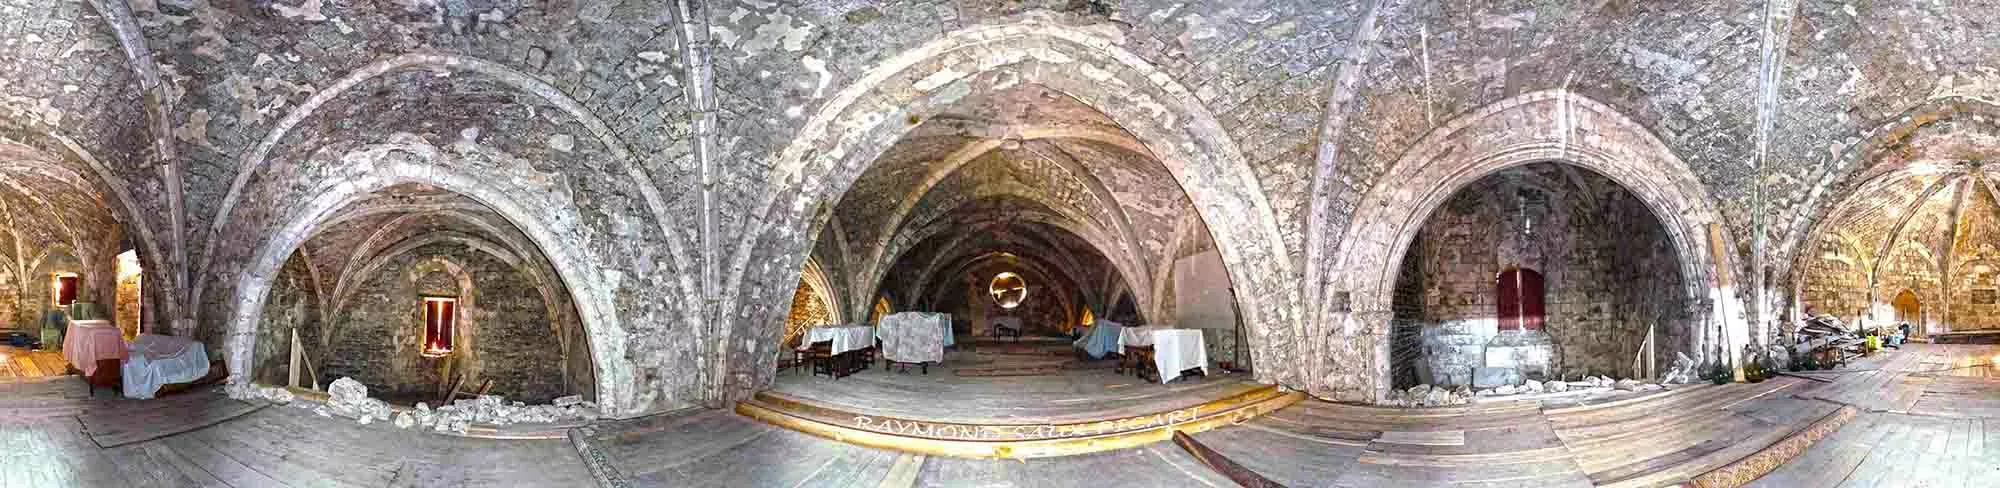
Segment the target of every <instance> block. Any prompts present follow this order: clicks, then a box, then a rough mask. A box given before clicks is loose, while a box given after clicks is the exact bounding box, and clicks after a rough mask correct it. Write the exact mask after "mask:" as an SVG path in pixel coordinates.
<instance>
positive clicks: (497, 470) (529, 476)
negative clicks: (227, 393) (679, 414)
mask: <svg viewBox="0 0 2000 488" xmlns="http://www.w3.org/2000/svg"><path fill="white" fill-rule="evenodd" d="M231 403H240V402H235V401H234V400H228V399H226V398H219V395H214V394H213V393H210V392H194V393H188V394H185V395H181V396H178V397H166V399H163V400H156V401H146V402H139V401H131V400H122V399H117V398H115V397H114V396H112V394H111V393H109V392H103V391H100V392H99V396H98V397H91V396H89V395H87V394H85V392H84V387H83V384H82V382H80V381H48V382H35V383H9V384H0V466H5V467H6V468H5V469H0V487H4V488H15V487H22V488H30V487H32V488H43V487H68V486H84V487H91V486H107V487H124V486H142V487H149V486H159V487H185V486H227V487H266V486H367V487H384V486H391V487H393V486H588V485H589V484H590V483H591V479H590V477H589V475H588V473H587V472H586V471H584V469H583V464H582V462H581V461H580V460H579V459H578V458H577V456H576V452H575V450H573V449H572V448H570V446H569V443H567V442H563V441H494V440H484V439H469V438H462V437H450V436H440V435H428V434H416V433H412V432H406V431H400V430H397V429H396V428H394V427H393V426H388V425H385V424H380V423H378V424H374V425H369V426H361V425H356V424H355V423H354V422H353V421H350V420H346V419H337V418H322V417H319V416H317V415H313V414H312V413H311V412H310V411H308V410H303V409H299V408H291V407H267V408H263V409H261V410H256V411H254V412H252V413H249V414H247V415H242V416H230V418H225V419H221V421H220V422H219V423H215V424H214V425H208V426H203V425H206V424H207V423H208V421H209V420H214V418H213V417H215V416H217V415H222V414H223V413H224V412H223V411H226V410H229V409H232V408H235V407H234V406H232V405H231ZM100 413H101V414H103V415H106V417H104V418H101V419H99V420H98V422H100V423H101V424H102V426H103V428H106V429H112V428H114V427H115V429H117V430H116V431H115V432H116V433H117V434H116V435H120V436H126V435H139V436H142V437H146V438H148V439H151V440H138V441H135V442H132V443H129V444H125V445H122V446H119V447H115V448H111V449H105V448H102V447H100V446H99V445H98V443H97V442H96V441H93V440H92V439H91V433H87V432H86V429H85V425H84V423H83V422H81V421H79V420H78V418H79V416H89V415H97V414H100ZM118 414H127V415H131V417H130V418H128V419H113V418H111V417H109V416H111V415H118ZM149 423H157V424H158V425H167V426H172V427H173V429H174V430H177V431H178V433H172V432H169V433H166V435H165V436H163V437H159V436H153V435H152V434H150V433H151V432H154V431H157V430H160V429H161V427H157V426H154V425H152V424H149ZM153 437H158V438H153Z"/></svg>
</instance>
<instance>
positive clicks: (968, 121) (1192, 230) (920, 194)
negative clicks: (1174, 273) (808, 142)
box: [822, 84, 1207, 307]
mask: <svg viewBox="0 0 2000 488" xmlns="http://www.w3.org/2000/svg"><path fill="white" fill-rule="evenodd" d="M1192 207H1193V205H1192V203H1190V202H1189V200H1188V197H1187V195H1186V193H1185V192H1183V191H1182V190H1181V188H1180V186H1179V185H1178V184H1177V183H1176V182H1175V180H1174V177H1173V175H1171V174H1169V173H1168V172H1167V168H1166V167H1165V166H1164V165H1163V164H1162V163H1161V162H1160V161H1158V160H1156V159H1155V158H1154V156H1153V155H1152V154H1151V152H1150V151H1148V150H1147V149H1146V148H1145V147H1144V146H1143V145H1141V144H1139V143H1138V142H1137V140H1136V139H1135V138H1133V136H1132V135H1131V134H1129V133H1127V132H1125V131H1124V130H1123V129H1122V128H1120V127H1118V126H1117V125H1116V124H1114V123H1113V122H1112V121H1110V120H1109V119H1108V118H1107V117H1106V116H1105V115H1104V114H1103V113H1101V112H1098V111H1097V110H1095V109H1092V108H1090V107H1089V106H1086V105H1083V104H1082V103H1081V102H1078V101H1077V100H1076V99H1074V98H1071V97H1069V96H1068V95H1065V94H1063V93H1061V92H1058V91H1055V90H1052V89H1050V88H1048V87H1043V86H1039V85H1033V84H1023V85H1019V86H1014V87H1011V88H1006V89H1003V90H999V91H995V92H990V93H982V94H978V95H974V96H971V97H967V98H964V99H961V100H958V101H957V102H956V103H955V104H954V105H953V106H952V107H951V108H950V109H949V110H947V111H945V112H944V113H942V114H940V115H937V116H933V117H931V118H930V119H929V120H924V121H920V122H919V125H918V126H917V127H916V128H915V129H913V130H912V132H911V133H910V134H908V135H906V136H904V138H903V139H902V140H900V141H898V142H897V143H896V144H895V145H893V146H891V147H890V148H889V150H888V151H887V152H885V153H884V154H883V155H882V156H881V157H880V158H878V159H877V160H876V161H875V162H874V163H873V165H872V166H870V167H869V168H868V170H867V171H866V172H864V173H862V175H861V177H860V178H859V179H858V180H856V181H855V183H854V186H853V187H852V188H851V189H850V190H849V191H848V192H847V193H846V195H845V196H844V197H843V198H842V199H841V200H840V203H839V204H838V205H837V206H836V207H835V210H834V213H833V216H832V218H833V219H835V222H834V224H835V225H837V226H839V227H840V228H841V229H842V232H843V233H844V236H845V239H846V242H847V246H848V247H847V249H845V250H844V252H845V253H846V254H845V255H846V256H848V257H850V258H852V259H853V260H854V262H856V263H859V265H860V266H861V268H860V269H861V270H862V271H861V273H862V276H861V277H860V278H861V279H864V280H865V279H867V278H869V276H868V275H869V273H868V271H873V272H874V273H875V274H886V275H887V276H885V281H884V282H883V285H884V288H883V289H885V290H892V291H894V292H896V293H917V294H922V293H928V292H931V291H934V290H933V289H929V288H927V287H926V286H924V285H925V284H926V283H928V280H930V279H932V278H933V276H930V275H929V273H934V272H937V271H934V270H942V269H955V268H960V267H963V266H964V265H966V264H967V263H966V261H968V260H973V259H977V258H979V257H980V256H984V255H987V254H990V253H993V252H1003V250H1013V251H1016V252H1017V253H1020V254H1022V255H1024V256H1035V257H1033V258H1031V259H1035V260H1038V261H1039V260H1047V261H1049V263H1048V264H1053V265H1055V266H1050V267H1048V269H1055V270H1062V271H1060V273H1063V274H1065V276H1064V277H1063V279H1062V280H1060V281H1061V282H1063V283H1067V284H1074V285H1076V286H1077V287H1078V288H1076V291H1078V292H1087V293H1088V295H1087V296H1091V297H1098V296H1100V295H1102V294H1104V293H1106V291H1104V290H1098V289H1096V288H1101V287H1102V285H1101V283H1103V282H1105V281H1106V280H1105V276H1104V275H1102V274H1097V273H1103V272H1104V271H1103V270H1097V269H1095V268H1097V267H1099V266H1110V267H1112V270H1115V271H1116V272H1117V276H1116V278H1117V280H1114V281H1121V282H1122V284H1123V285H1124V286H1129V287H1131V288H1133V289H1135V290H1140V293H1141V296H1145V295H1144V293H1145V291H1149V290H1151V287H1152V285H1153V284H1154V280H1155V279H1156V278H1157V277H1155V276H1153V275H1154V274H1155V273H1156V272H1157V268H1158V267H1159V266H1161V264H1162V263H1171V262H1172V260H1174V259H1176V258H1178V257H1180V256H1177V255H1173V254H1175V252H1176V251H1178V250H1179V249H1180V248H1179V247H1175V246H1176V245H1178V244H1181V242H1180V241H1176V240H1175V239H1176V238H1177V237H1178V238H1180V239H1183V240H1201V239H1206V238H1207V235H1206V234H1207V229H1206V227H1205V226H1204V225H1203V224H1202V223H1201V222H1200V221H1199V219H1198V218H1197V219H1194V221H1193V222H1192V223H1191V224H1192V225H1191V226H1190V227H1189V228H1186V229H1183V228H1181V227H1180V226H1182V225H1183V222H1182V220H1183V219H1184V218H1186V216H1188V215H1191V214H1192ZM968 234H972V235H968ZM994 236H1002V237H1000V238H997V239H996V238H995V237H994ZM1187 236H1195V237H1187ZM822 238H824V237H822ZM1023 246H1028V247H1023ZM1030 250H1032V251H1034V252H1033V253H1028V252H1022V251H1030ZM939 260H943V262H938V261H939ZM1100 261H1101V262H1103V263H1105V264H1102V265H1099V264H1097V263H1098V262H1100ZM1084 263H1089V264H1084ZM913 273H914V275H913ZM871 284H872V283H869V282H867V281H863V282H859V283H855V286H859V287H867V286H870V285H871ZM860 291H861V292H862V293H859V294H856V297H855V298H854V299H851V300H849V302H850V303H849V304H848V306H849V307H860V306H865V305H866V304H867V303H868V302H867V300H869V297H872V296H873V294H871V293H868V290H866V289H865V288H863V289H862V290H860ZM1142 306H1144V305H1142Z"/></svg>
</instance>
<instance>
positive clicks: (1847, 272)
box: [1801, 245, 1869, 323]
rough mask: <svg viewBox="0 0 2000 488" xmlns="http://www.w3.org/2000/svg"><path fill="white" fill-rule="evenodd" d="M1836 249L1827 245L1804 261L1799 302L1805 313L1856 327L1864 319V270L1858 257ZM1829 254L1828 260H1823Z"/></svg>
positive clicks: (1864, 264) (1866, 310) (1866, 294)
mask: <svg viewBox="0 0 2000 488" xmlns="http://www.w3.org/2000/svg"><path fill="white" fill-rule="evenodd" d="M1844 251H1847V250H1846V249H1843V248H1842V246H1838V245H1827V246H1824V247H1823V248H1822V250H1821V251H1820V252H1821V254H1819V255H1818V256H1815V257H1813V258H1811V261H1808V264H1807V268H1806V270H1805V287H1804V292H1803V296H1802V297H1801V300H1802V301H1804V302H1805V305H1806V307H1807V308H1808V310H1807V312H1808V313H1813V314H1819V315H1832V316H1834V317H1839V318H1840V320H1842V321H1846V322H1848V323H1856V322H1857V321H1859V320H1861V318H1862V317H1864V316H1867V315H1868V306H1869V299H1868V298H1869V297H1868V270H1867V264H1866V263H1864V262H1861V261H1860V260H1861V257H1860V256H1856V255H1855V254H1853V253H1851V252H1844ZM1827 252H1832V253H1833V254H1832V257H1831V258H1829V257H1827V254H1825V253H1827Z"/></svg>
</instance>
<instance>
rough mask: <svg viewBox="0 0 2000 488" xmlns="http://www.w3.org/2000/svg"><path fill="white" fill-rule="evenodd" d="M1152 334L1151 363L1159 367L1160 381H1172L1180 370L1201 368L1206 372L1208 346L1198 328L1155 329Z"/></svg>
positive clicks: (1178, 375) (1179, 374) (1179, 373)
mask: <svg viewBox="0 0 2000 488" xmlns="http://www.w3.org/2000/svg"><path fill="white" fill-rule="evenodd" d="M1152 336H1153V365H1154V366H1158V367H1159V368H1160V382H1161V383H1166V382H1169V381H1173V380H1174V378H1179V377H1180V376H1181V371H1183V370H1187V369H1193V368H1201V373H1202V374H1208V348H1207V347H1205V345H1204V344H1203V343H1202V339H1201V330H1199V329H1172V330H1155V331H1153V333H1152Z"/></svg>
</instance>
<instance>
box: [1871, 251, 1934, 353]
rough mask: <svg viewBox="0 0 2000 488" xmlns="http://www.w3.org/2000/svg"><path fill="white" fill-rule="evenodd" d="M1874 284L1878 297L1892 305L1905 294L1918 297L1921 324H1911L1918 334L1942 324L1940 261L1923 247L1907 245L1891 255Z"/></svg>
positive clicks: (1891, 252) (1918, 322)
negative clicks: (1938, 268) (1938, 267)
mask: <svg viewBox="0 0 2000 488" xmlns="http://www.w3.org/2000/svg"><path fill="white" fill-rule="evenodd" d="M1885 259H1887V260H1888V262H1886V263H1883V264H1882V272H1881V276H1880V277H1879V278H1878V279H1877V280H1876V283H1875V296H1876V297H1878V298H1879V299H1880V300H1882V301H1884V302H1888V303H1893V301H1894V300H1895V299H1896V295H1898V294H1901V293H1902V292H1904V291H1905V290H1907V291H1910V292H1911V293H1914V294H1915V295H1916V296H1917V305H1918V307H1919V309H1920V310H1919V311H1918V312H1919V313H1920V314H1921V320H1920V321H1916V322H1914V323H1912V325H1913V326H1914V327H1915V331H1914V332H1915V333H1917V334H1928V333H1929V330H1930V327H1931V326H1932V324H1943V319H1944V315H1943V312H1944V310H1943V308H1942V307H1941V305H1943V304H1944V288H1943V286H1942V282H1941V281H1940V279H1939V277H1938V272H1937V266H1938V263H1937V260H1936V259H1933V258H1931V257H1930V252H1929V251H1928V250H1926V249H1925V248H1924V247H1923V245H1921V244H1917V243H1915V242H1905V243H1901V244H1898V245H1895V247H1894V248H1893V249H1892V250H1891V251H1890V254H1889V257H1887V258H1885Z"/></svg>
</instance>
